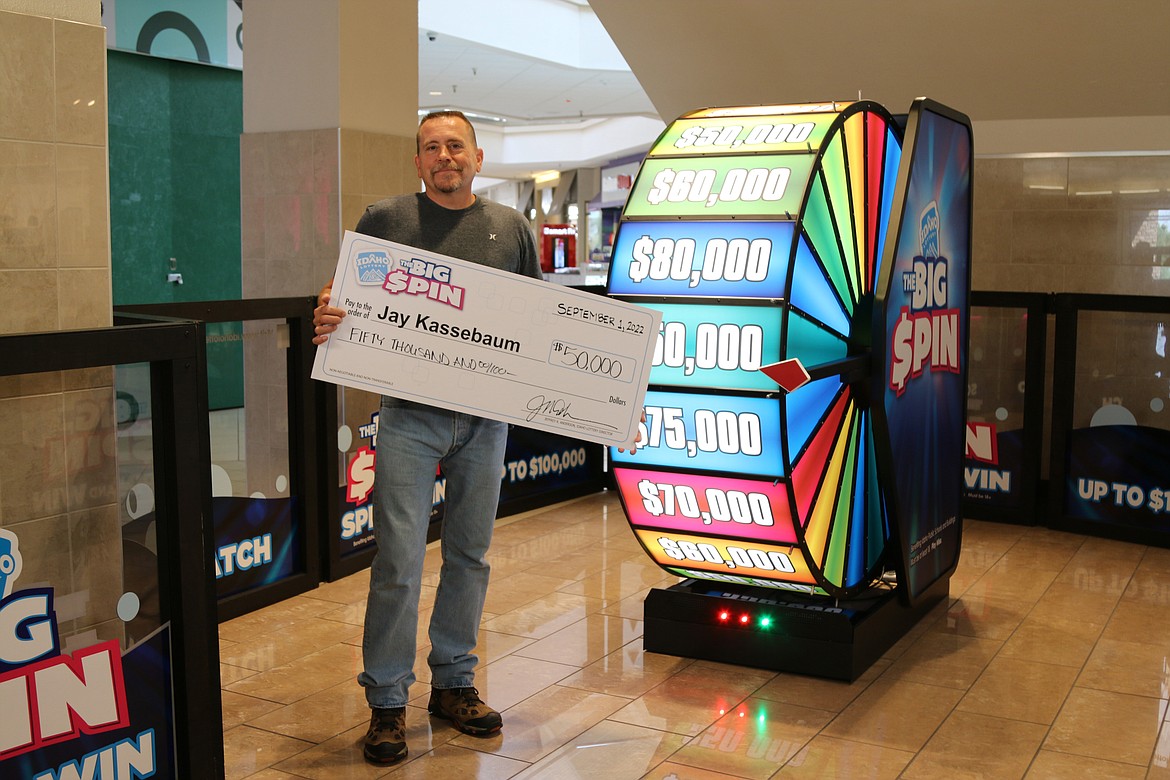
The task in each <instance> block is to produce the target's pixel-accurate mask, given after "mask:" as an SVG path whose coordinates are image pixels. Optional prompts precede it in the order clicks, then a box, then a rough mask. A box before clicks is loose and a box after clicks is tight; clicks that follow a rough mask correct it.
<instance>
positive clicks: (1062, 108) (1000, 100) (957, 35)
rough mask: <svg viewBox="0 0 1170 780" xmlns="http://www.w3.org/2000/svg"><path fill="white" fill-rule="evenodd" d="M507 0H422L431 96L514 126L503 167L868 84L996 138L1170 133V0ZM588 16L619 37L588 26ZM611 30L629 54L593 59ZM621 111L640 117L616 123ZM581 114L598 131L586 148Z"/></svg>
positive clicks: (1156, 140)
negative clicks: (681, 122) (726, 110)
mask: <svg viewBox="0 0 1170 780" xmlns="http://www.w3.org/2000/svg"><path fill="white" fill-rule="evenodd" d="M452 4H454V6H452ZM491 5H492V10H491V12H490V13H489V12H488V11H485V10H484V4H482V2H480V0H441V2H440V0H419V25H420V29H419V105H420V106H421V107H424V108H433V107H455V108H460V109H462V110H464V111H467V112H469V113H472V114H475V115H479V116H481V117H485V119H480V120H478V121H477V127H481V128H482V127H491V126H496V127H502V128H506V129H505V130H504V131H503V133H502V142H501V144H500V145H499V147H498V148H493V149H490V151H489V155H488V163H487V164H485V172H489V173H490V175H499V176H527V175H530V174H531V172H533V171H538V170H543V169H561V170H563V169H566V168H571V167H584V166H590V165H597V164H599V162H598V161H599V160H600V161H602V162H604V158H605V157H606V155H608V156H609V158H610V159H613V158H617V157H622V156H628V155H630V154H637V153H640V152H643V151H645V149H646V148H647V147H648V145H649V144H650V143H651V142H652V141H653V139H654V137H655V136H656V135H657V129H655V128H658V129H660V128H661V127H662V124H663V120H667V121H669V120H673V119H674V118H675V117H677V116H678V115H680V114H682V113H684V112H686V111H690V110H693V109H696V108H700V107H704V106H713V105H745V104H747V105H752V104H772V103H800V102H807V101H823V100H853V99H856V98H857V97H858V95H859V94H860V95H861V96H862V97H864V98H867V99H871V100H876V101H877V102H879V103H882V104H883V105H885V106H886V107H887V108H888V109H889V110H890V111H892V112H894V113H900V112H902V111H905V110H906V109H908V108H909V105H910V102H911V100H912V99H913V98H914V97H916V96H918V95H926V96H929V97H932V98H934V99H936V100H939V101H940V102H943V103H945V104H947V105H950V106H953V107H955V108H957V109H959V110H961V111H963V112H965V113H967V114H968V115H969V116H970V117H971V118H972V120H973V122H974V123H975V127H976V139H977V144H978V145H979V147H980V150H979V151H980V152H981V153H983V154H987V153H995V154H998V153H1017V152H1045V151H1046V152H1070V151H1073V152H1075V151H1086V152H1093V151H1125V150H1147V151H1150V150H1166V149H1168V148H1170V132H1167V130H1168V129H1170V64H1168V60H1167V51H1170V50H1168V49H1167V47H1166V43H1165V38H1166V32H1167V31H1168V30H1170V0H1125V2H1122V3H1109V4H1104V5H1102V4H1096V3H1088V2H1081V1H1079V0H1027V2H1020V1H1019V0H885V1H884V2H872V0H869V1H867V0H824V2H818V3H791V2H781V1H780V0H720V2H711V0H592V2H589V0H493V3H492V4H491ZM574 17H576V19H575V18H574ZM493 25H494V26H493ZM590 25H592V26H595V27H598V28H599V30H600V32H599V33H598V35H599V36H600V37H602V38H604V41H603V42H599V41H598V40H593V39H587V36H588V35H590V34H593V33H592V32H591V27H590ZM576 27H580V29H581V30H584V32H581V31H579V30H577V29H575V28H576ZM428 33H434V40H433V41H432V40H430V39H429V37H428ZM606 47H612V50H613V52H615V53H616V54H615V56H614V57H611V58H610V59H609V60H606V58H605V57H604V56H600V55H599V56H598V57H595V58H591V56H590V54H591V53H595V52H599V51H600V50H602V49H605V48H606ZM613 59H616V60H617V61H618V62H619V63H620V64H619V66H614V65H613V64H612V60H613ZM594 60H596V61H594ZM598 62H600V63H601V64H600V65H598V64H597V63H598ZM627 62H628V63H629V65H626V63H627ZM631 69H632V72H631ZM634 74H637V77H636V76H635V75H634ZM432 91H436V92H442V93H443V94H442V95H431V94H430V92H432ZM647 93H648V94H647ZM493 117H494V118H498V119H500V120H506V121H502V122H495V121H494V120H493V119H491V118H493ZM607 117H624V118H626V119H627V120H630V124H627V125H626V126H625V127H626V128H627V129H623V128H622V126H621V125H613V127H614V132H611V133H610V134H609V136H612V137H605V136H606V134H605V133H604V132H599V130H598V128H600V127H602V126H604V125H606V124H613V120H612V119H605V118H607ZM635 119H637V120H640V121H639V122H634V121H633V120H635ZM575 128H577V129H581V130H582V131H584V132H586V133H588V132H592V133H593V134H594V135H595V136H596V138H595V139H594V142H593V143H591V144H586V145H585V148H575V147H574V142H573V140H572V139H573V137H574V135H575V133H574V129H575ZM1020 128H1024V129H1025V130H1024V132H1023V133H1022V134H1021V132H1020ZM545 130H547V131H548V132H544V131H545ZM513 140H515V141H517V142H516V143H512V141H513ZM485 148H487V145H486V144H485ZM530 149H532V150H535V151H526V150H530ZM493 158H494V159H493ZM493 165H495V166H497V167H494V168H493Z"/></svg>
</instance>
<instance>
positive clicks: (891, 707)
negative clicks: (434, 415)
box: [219, 492, 1170, 780]
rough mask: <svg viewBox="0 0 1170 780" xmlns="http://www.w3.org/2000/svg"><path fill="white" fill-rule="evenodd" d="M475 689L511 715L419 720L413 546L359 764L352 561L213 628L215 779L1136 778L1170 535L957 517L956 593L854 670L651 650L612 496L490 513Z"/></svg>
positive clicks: (665, 582) (649, 571)
mask: <svg viewBox="0 0 1170 780" xmlns="http://www.w3.org/2000/svg"><path fill="white" fill-rule="evenodd" d="M489 560H490V562H491V564H492V584H491V586H490V587H489V596H488V598H489V605H488V609H486V610H485V612H484V616H483V619H482V621H481V630H480V635H479V643H478V645H477V647H476V650H475V652H476V654H477V655H479V657H480V665H479V668H478V669H477V676H476V685H477V687H478V688H479V690H480V692H481V695H483V697H484V699H485V700H487V701H488V702H489V703H490V704H491V705H492V706H494V707H496V708H497V709H500V710H501V711H503V713H504V717H505V727H504V731H503V733H502V734H500V735H496V736H493V737H491V738H488V739H476V738H472V737H468V736H465V735H461V734H459V733H458V732H457V731H455V730H454V728H453V727H451V726H450V725H449V724H447V723H445V722H443V721H440V720H436V719H433V718H431V717H429V715H428V714H427V712H426V710H425V706H426V703H427V698H428V697H429V694H430V684H429V683H430V670H429V669H428V668H427V665H426V656H427V654H428V652H429V646H428V645H429V640H428V638H427V635H426V630H427V622H428V621H429V619H430V616H431V613H432V611H433V602H434V593H435V586H436V585H437V584H438V577H439V574H438V573H439V569H440V567H441V563H442V561H441V554H440V550H439V546H438V544H437V543H436V544H432V545H429V546H428V549H427V553H426V558H425V562H424V588H423V596H422V598H421V599H420V610H419V618H420V621H419V629H418V633H417V635H416V638H417V641H418V645H417V647H418V650H417V653H416V657H415V673H416V675H417V677H418V681H417V683H416V684H415V685H414V686H412V688H411V691H410V693H411V697H410V705H411V706H410V707H409V708H408V715H407V726H408V743H409V745H410V756H409V758H408V760H407V761H406V762H404V763H402V764H400V765H397V766H393V767H373V766H370V765H368V764H366V763H365V761H364V760H363V759H362V756H361V738H362V736H363V734H364V733H365V728H366V725H365V724H366V721H367V719H368V717H369V711H368V708H367V707H366V704H365V697H364V694H363V691H362V689H361V688H360V686H358V685H357V683H356V681H355V679H354V678H355V677H356V675H357V673H358V671H360V666H361V641H362V636H361V633H362V624H363V622H364V619H365V600H366V591H367V589H368V582H369V573H368V571H363V572H359V573H357V574H354V575H351V576H349V577H345V578H343V579H341V580H338V581H337V582H333V583H325V584H322V585H321V586H319V587H317V588H315V589H314V590H313V591H310V592H309V593H306V594H301V595H299V596H296V597H294V598H291V599H288V600H286V601H284V602H281V603H279V604H274V605H271V606H269V607H265V608H263V609H261V610H257V611H256V612H254V613H251V614H249V615H245V616H242V617H240V618H236V619H233V620H231V621H228V622H226V623H224V624H223V625H221V626H220V632H219V650H220V656H221V659H220V660H221V664H220V670H221V686H222V694H223V723H224V729H225V745H226V746H227V752H226V755H227V756H228V760H229V775H228V776H229V777H231V778H244V777H249V778H254V780H288V779H289V778H296V779H297V780H305V779H308V780H314V779H317V778H321V779H324V778H328V780H345V779H346V778H381V777H402V778H412V777H413V778H444V780H446V778H451V777H484V778H508V777H523V778H539V779H541V780H544V779H546V778H547V779H549V780H552V779H553V778H561V777H563V778H598V779H599V780H600V779H602V778H604V780H611V779H616V780H622V778H631V780H636V779H637V778H646V780H728V779H729V778H739V779H740V780H745V779H746V778H756V777H760V778H764V777H774V778H815V779H816V780H821V779H822V778H834V779H835V778H848V779H849V780H852V778H866V779H867V780H869V778H897V777H905V778H907V780H911V779H912V778H917V777H931V778H933V777H939V778H948V780H949V778H952V777H965V776H977V777H981V778H995V777H1001V776H1002V777H1022V776H1026V777H1028V778H1060V779H1061V780H1065V778H1072V777H1076V778H1078V780H1079V778H1095V777H1102V778H1129V777H1134V778H1136V777H1143V776H1144V777H1147V780H1170V703H1168V702H1170V699H1168V698H1167V697H1166V696H1165V695H1164V694H1163V691H1164V690H1168V689H1170V671H1167V670H1168V669H1170V666H1164V663H1163V657H1164V655H1165V648H1167V647H1170V621H1167V620H1166V619H1165V615H1166V614H1167V613H1166V609H1167V607H1170V550H1163V549H1158V548H1149V547H1145V546H1142V545H1134V544H1130V543H1125V542H1114V541H1111V540H1104V539H1095V538H1091V537H1087V536H1082V535H1079V534H1069V533H1065V532H1061V531H1053V530H1050V529H1046V528H1042V527H1039V526H1031V527H1029V526H1015V525H1006V524H1000V523H994V522H986V521H977V520H968V521H965V522H964V529H963V551H962V555H961V557H960V561H959V565H958V568H957V570H956V572H955V574H954V576H953V577H952V578H951V581H950V583H949V598H948V599H946V600H945V601H944V602H942V603H940V604H939V605H937V606H936V607H935V608H933V609H932V610H931V611H930V613H929V614H927V615H926V616H925V617H924V618H923V619H922V620H920V621H919V622H918V623H917V624H916V625H914V626H913V627H912V628H910V629H909V631H907V632H906V633H905V635H903V636H902V637H900V638H898V641H897V642H895V643H894V645H893V646H892V647H891V648H889V650H888V651H887V652H885V653H884V654H883V656H882V658H881V659H879V660H878V661H877V662H876V663H874V664H873V665H872V666H871V667H870V668H869V669H867V670H866V671H865V673H864V674H863V675H862V676H861V677H860V679H858V680H857V681H855V682H852V683H847V682H842V681H835V680H825V679H820V678H815V677H808V676H803V675H796V674H777V673H775V672H773V671H769V670H760V669H750V668H746V667H739V666H734V665H730V664H720V663H715V662H711V661H696V660H693V659H690V658H681V657H675V656H670V655H663V654H658V653H646V652H644V648H643V642H642V638H641V637H642V631H643V622H642V621H643V619H644V601H645V598H646V594H647V593H648V592H649V591H650V590H651V588H667V587H670V586H671V585H672V584H674V583H675V582H678V578H676V577H673V576H672V575H668V574H667V573H666V572H665V571H663V570H662V569H661V568H660V567H658V566H657V565H656V564H654V563H653V562H652V561H651V560H650V559H649V558H648V557H647V556H646V555H645V553H644V552H643V551H642V549H641V547H640V546H639V544H638V542H637V540H636V539H635V538H634V536H633V534H632V533H631V532H630V529H629V524H628V523H627V521H626V519H625V516H624V513H623V512H622V510H621V506H620V502H619V501H618V499H617V496H616V494H615V493H612V492H603V493H598V494H595V495H592V496H587V497H583V498H580V499H576V500H573V501H570V502H565V503H563V504H558V505H555V506H552V507H543V508H538V509H535V510H532V511H530V512H525V513H521V514H519V515H515V516H512V517H508V518H503V519H501V520H500V521H499V522H498V523H497V531H496V543H495V544H494V545H493V548H492V551H491V553H490V554H489Z"/></svg>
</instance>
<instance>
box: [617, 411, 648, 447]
mask: <svg viewBox="0 0 1170 780" xmlns="http://www.w3.org/2000/svg"><path fill="white" fill-rule="evenodd" d="M642 424H643V425H645V424H646V410H645V409H643V410H642ZM625 451H626V448H625V447H618V452H625ZM637 451H638V440H637V439H634V443H633V444H631V445H630V454H631V455H633V454H634V453H635V452H637Z"/></svg>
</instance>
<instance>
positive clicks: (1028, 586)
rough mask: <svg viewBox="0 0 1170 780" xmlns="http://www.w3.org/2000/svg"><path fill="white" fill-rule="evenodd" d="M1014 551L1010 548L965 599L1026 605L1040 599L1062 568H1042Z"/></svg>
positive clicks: (967, 592)
mask: <svg viewBox="0 0 1170 780" xmlns="http://www.w3.org/2000/svg"><path fill="white" fill-rule="evenodd" d="M1017 547H1018V545H1017V546H1016V547H1012V549H1011V550H1010V551H1009V552H1008V554H1006V555H1004V556H1003V558H1001V559H1000V560H998V561H996V562H995V564H994V565H992V566H991V568H989V569H988V570H987V571H986V572H984V574H983V576H982V577H980V578H979V580H978V581H977V582H976V583H975V584H974V585H972V586H971V587H970V588H968V589H967V591H966V592H965V593H964V595H966V596H979V597H982V598H992V599H1007V600H1011V601H1023V602H1027V603H1028V604H1031V603H1033V602H1035V601H1037V600H1038V599H1039V598H1040V597H1041V596H1043V595H1044V591H1046V590H1047V589H1048V586H1049V585H1051V584H1052V583H1053V581H1054V580H1055V579H1056V577H1057V575H1058V574H1059V573H1060V570H1061V568H1063V564H1061V565H1055V564H1054V565H1052V567H1051V568H1045V567H1044V564H1043V562H1036V561H1029V560H1028V556H1026V555H1024V554H1017V553H1016V548H1017Z"/></svg>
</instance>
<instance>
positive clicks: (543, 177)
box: [532, 171, 561, 184]
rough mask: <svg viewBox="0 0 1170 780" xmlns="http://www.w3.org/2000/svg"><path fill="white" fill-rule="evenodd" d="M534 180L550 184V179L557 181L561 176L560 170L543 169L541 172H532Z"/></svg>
mask: <svg viewBox="0 0 1170 780" xmlns="http://www.w3.org/2000/svg"><path fill="white" fill-rule="evenodd" d="M532 178H533V180H534V181H535V182H536V183H537V184H548V183H549V182H550V181H556V180H557V179H559V178H561V172H560V171H541V172H540V173H534V174H532Z"/></svg>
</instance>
